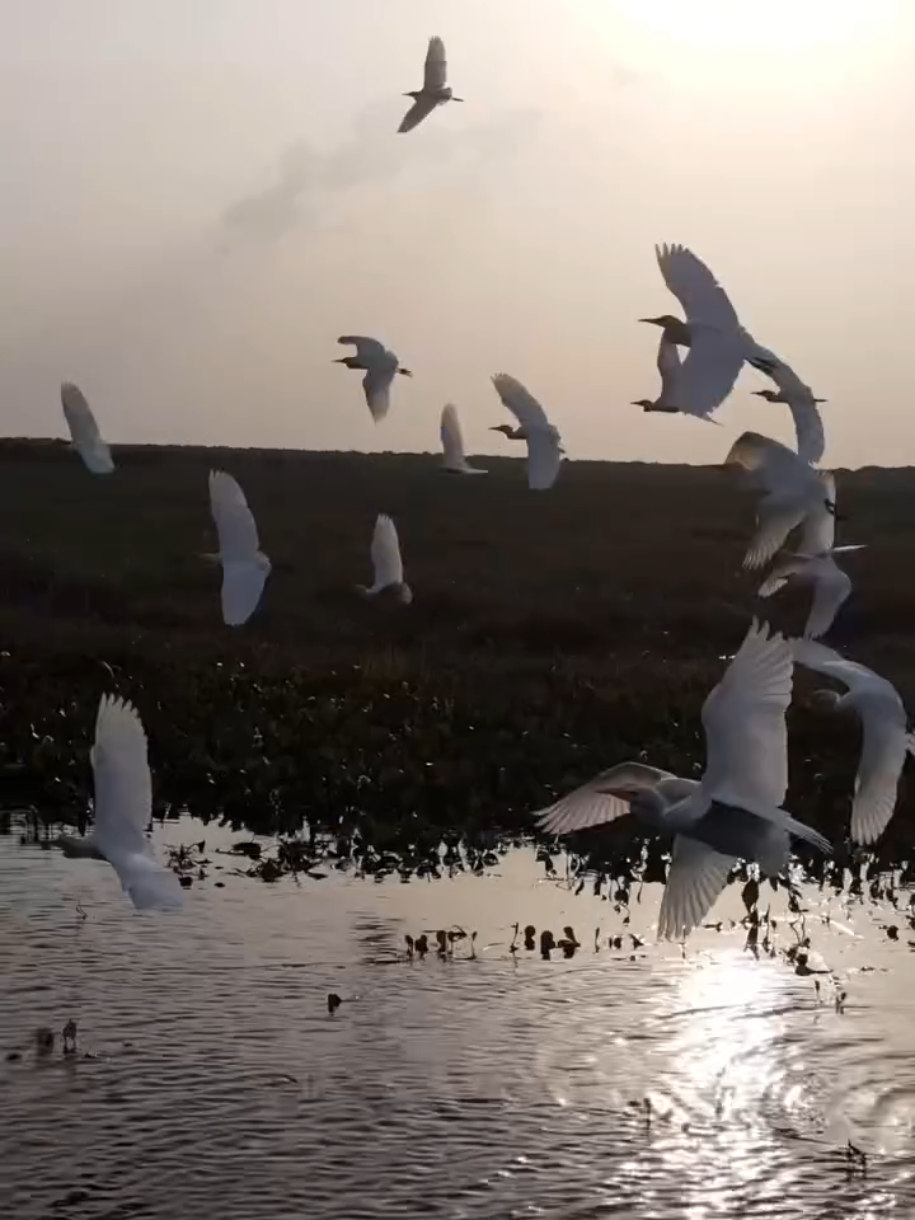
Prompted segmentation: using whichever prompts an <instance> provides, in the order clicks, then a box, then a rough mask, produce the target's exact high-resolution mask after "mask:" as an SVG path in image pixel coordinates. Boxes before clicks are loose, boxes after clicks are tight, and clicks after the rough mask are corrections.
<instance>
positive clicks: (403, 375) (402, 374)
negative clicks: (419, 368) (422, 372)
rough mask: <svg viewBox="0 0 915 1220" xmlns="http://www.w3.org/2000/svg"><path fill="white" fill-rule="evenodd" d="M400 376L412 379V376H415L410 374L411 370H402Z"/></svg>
mask: <svg viewBox="0 0 915 1220" xmlns="http://www.w3.org/2000/svg"><path fill="white" fill-rule="evenodd" d="M400 375H401V376H402V377H412V376H413V374H412V373H411V372H410V370H409V369H401V370H400Z"/></svg>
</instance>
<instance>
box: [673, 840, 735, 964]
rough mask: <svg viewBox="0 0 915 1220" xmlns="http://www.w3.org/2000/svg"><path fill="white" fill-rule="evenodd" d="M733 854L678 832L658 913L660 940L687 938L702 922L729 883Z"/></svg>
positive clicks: (733, 861) (733, 860) (733, 863)
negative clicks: (730, 854) (717, 849)
mask: <svg viewBox="0 0 915 1220" xmlns="http://www.w3.org/2000/svg"><path fill="white" fill-rule="evenodd" d="M735 864H736V860H735V859H734V857H733V856H723V855H721V853H720V852H717V851H713V850H712V848H711V847H706V846H705V844H704V843H700V842H699V840H698V839H690V838H687V837H686V836H685V835H677V836H676V838H675V839H674V845H673V851H672V853H671V857H670V868H669V869H668V870H667V884H666V885H665V887H664V897H663V898H662V899H661V912H660V915H659V916H658V939H659V940H683V939H684V938H685V937H687V936H688V935H689V934H690V932H692V930H693V928H695V927H696V926H697V924H700V923H701V922H702V920H703V919H704V918H705V917H706V915H707V914H708V913H709V911H710V910H711V909H712V907H713V906H714V905H715V903H716V901H717V900H718V897H719V895H720V894H721V891H722V890H723V889H724V887H725V885H727V880H728V875H729V873H730V871H731V869H732V868H733V867H734V865H735Z"/></svg>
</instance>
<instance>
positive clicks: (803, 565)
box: [756, 558, 807, 597]
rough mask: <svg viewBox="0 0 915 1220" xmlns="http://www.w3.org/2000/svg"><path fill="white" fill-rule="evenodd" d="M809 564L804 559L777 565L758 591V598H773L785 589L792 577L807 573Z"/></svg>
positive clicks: (784, 561)
mask: <svg viewBox="0 0 915 1220" xmlns="http://www.w3.org/2000/svg"><path fill="white" fill-rule="evenodd" d="M806 570H807V562H806V560H804V559H797V558H794V559H785V560H783V561H782V562H781V563H778V564H776V565H775V567H774V568H773V569H772V571H771V572H770V573H769V575H768V576H767V577H766V579H765V580H764V581H763V582H762V584H761V585H760V586H759V588H758V589H757V590H756V596H757V597H771V596H772V594H773V593H777V592H778V591H779V589H783V588H784V587H785V585H786V584H787V583H788V581H789V580H790V579H791V577H792V576H800V575H801V573H803V572H806Z"/></svg>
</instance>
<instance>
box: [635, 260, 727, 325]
mask: <svg viewBox="0 0 915 1220" xmlns="http://www.w3.org/2000/svg"><path fill="white" fill-rule="evenodd" d="M655 254H656V255H657V259H658V266H659V267H660V269H661V274H662V275H663V276H664V283H665V284H666V285H667V287H668V288H669V289H670V291H671V292H672V293H673V294H674V296H675V297H676V298H677V300H678V301H679V302H680V304H681V305H682V306H683V312H684V313H685V314H686V318H687V321H688V322H689V323H690V325H693V324H695V323H699V324H704V325H706V326H713V327H716V328H719V329H722V330H737V329H739V327H740V321H739V319H738V317H737V311H736V310H735V309H734V306H733V305H732V304H731V302H730V300H729V299H728V294H727V293H726V292H725V290H724V289H723V288H722V287H721V285H720V284H719V283H718V281H717V280H716V279H715V277H714V275H712V273H711V271H710V270H709V269H708V267H707V266H706V265H705V263H704V262H703V261H702V259H701V258H697V257H696V255H695V254H693V252H692V250H689V249H688V248H687V247H686V246H681V245H679V243H674V244H673V245H666V244H665V245H662V246H655Z"/></svg>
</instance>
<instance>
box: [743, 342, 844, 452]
mask: <svg viewBox="0 0 915 1220" xmlns="http://www.w3.org/2000/svg"><path fill="white" fill-rule="evenodd" d="M766 372H767V373H768V375H769V377H771V378H772V380H773V381H774V382H775V384H776V385H777V386H778V391H777V392H776V391H775V390H753V391H752V393H754V394H755V395H756V396H757V398H765V399H766V401H767V402H782V403H784V404H785V405H786V406H787V407H788V409H789V410H790V412H791V417H792V419H793V420H794V431H795V433H796V434H797V452H798V455H799V456H800V457H801V458H802V459H803V460H804V461H805V462H809V463H810V464H811V465H812V466H813V465H815V464H816V463H817V462H818V461H819V460H820V459H821V458H822V456H823V453H824V451H825V449H826V434H825V432H824V431H823V420H822V417H821V416H820V412H819V411H818V410H817V405H818V404H819V403H821V402H825V401H826V399H825V398H816V397H815V396H814V393H813V390H811V388H810V386H809V385H805V384H804V382H803V381H801V379H800V377H798V375H797V373H795V371H794V369H793V368H791V367H790V365H787V364H785V363H784V361H782V360H779V361H778V362H777V363H776V364H775V365H774V366H773V367H772V368H770V369H767V370H766Z"/></svg>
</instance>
